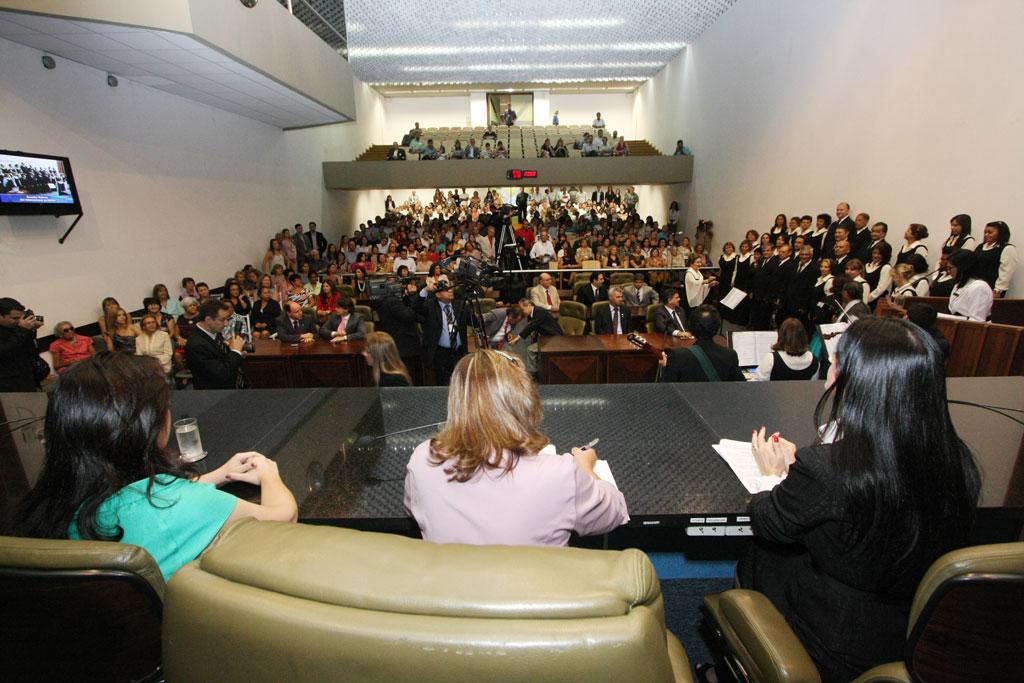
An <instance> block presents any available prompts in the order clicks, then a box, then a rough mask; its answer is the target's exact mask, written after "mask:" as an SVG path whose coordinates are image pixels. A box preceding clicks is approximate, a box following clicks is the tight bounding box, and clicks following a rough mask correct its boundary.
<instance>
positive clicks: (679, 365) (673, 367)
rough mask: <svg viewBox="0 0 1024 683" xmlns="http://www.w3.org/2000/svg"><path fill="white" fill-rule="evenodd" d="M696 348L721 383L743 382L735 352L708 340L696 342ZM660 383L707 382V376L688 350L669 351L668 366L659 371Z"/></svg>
mask: <svg viewBox="0 0 1024 683" xmlns="http://www.w3.org/2000/svg"><path fill="white" fill-rule="evenodd" d="M696 345H697V346H699V347H700V348H701V349H703V351H704V353H705V354H707V356H708V359H709V360H710V361H711V365H712V366H713V367H714V368H715V371H716V372H717V373H718V377H719V379H721V380H722V381H723V382H743V381H744V378H743V373H742V372H741V371H740V359H739V356H737V355H736V352H735V351H733V350H732V349H727V348H725V347H724V346H719V345H718V344H716V343H715V342H714V341H712V340H710V339H699V340H697V344H696ZM660 381H662V382H707V381H709V380H708V376H707V375H706V374H704V368H702V367H701V366H700V363H699V362H698V361H697V357H696V356H694V355H693V352H691V351H690V349H689V348H685V347H683V348H676V349H669V351H668V365H667V366H666V367H665V369H664V370H662V371H661V380H660Z"/></svg>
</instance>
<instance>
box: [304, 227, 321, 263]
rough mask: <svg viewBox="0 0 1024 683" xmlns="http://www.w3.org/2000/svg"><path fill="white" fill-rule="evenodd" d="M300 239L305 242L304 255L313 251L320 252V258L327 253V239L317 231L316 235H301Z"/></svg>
mask: <svg viewBox="0 0 1024 683" xmlns="http://www.w3.org/2000/svg"><path fill="white" fill-rule="evenodd" d="M302 239H303V240H305V241H306V247H307V248H306V253H309V252H310V251H312V250H313V249H316V250H317V251H318V252H320V258H323V257H324V254H326V253H327V238H326V237H324V234H323V233H322V232H320V231H319V230H317V231H316V233H315V234H314V233H309V232H307V233H303V235H302Z"/></svg>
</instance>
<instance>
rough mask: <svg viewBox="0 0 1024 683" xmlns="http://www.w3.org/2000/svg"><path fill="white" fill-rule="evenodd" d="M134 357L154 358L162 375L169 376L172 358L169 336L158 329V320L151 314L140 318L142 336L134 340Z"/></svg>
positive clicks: (172, 351)
mask: <svg viewBox="0 0 1024 683" xmlns="http://www.w3.org/2000/svg"><path fill="white" fill-rule="evenodd" d="M135 355H136V356H149V357H150V358H156V359H157V361H158V362H159V363H160V367H162V368H163V370H164V374H165V375H168V374H170V372H171V359H172V358H173V357H174V347H173V346H171V336H170V335H169V334H167V333H166V332H164V331H163V330H161V329H160V320H159V319H158V318H157V317H156V316H155V315H153V314H152V313H147V314H146V315H144V316H142V334H140V335H139V336H138V337H136V338H135Z"/></svg>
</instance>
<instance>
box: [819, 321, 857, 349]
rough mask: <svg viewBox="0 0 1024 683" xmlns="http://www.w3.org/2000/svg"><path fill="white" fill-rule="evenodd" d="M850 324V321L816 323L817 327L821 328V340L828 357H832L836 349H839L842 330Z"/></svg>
mask: <svg viewBox="0 0 1024 683" xmlns="http://www.w3.org/2000/svg"><path fill="white" fill-rule="evenodd" d="M849 326H850V323H829V324H825V325H818V329H819V330H821V340H822V341H823V342H825V348H826V349H827V350H828V357H829V358H832V357H834V356H835V355H836V351H837V350H838V349H839V339H840V338H842V336H843V332H845V331H846V328H847V327H849Z"/></svg>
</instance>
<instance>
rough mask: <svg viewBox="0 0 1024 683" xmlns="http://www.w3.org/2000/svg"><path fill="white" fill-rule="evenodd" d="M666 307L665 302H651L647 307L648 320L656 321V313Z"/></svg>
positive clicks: (650, 321)
mask: <svg viewBox="0 0 1024 683" xmlns="http://www.w3.org/2000/svg"><path fill="white" fill-rule="evenodd" d="M662 308H665V304H651V305H649V306H648V307H647V322H649V323H653V322H654V314H655V313H657V312H658V311H659V310H660V309H662Z"/></svg>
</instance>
